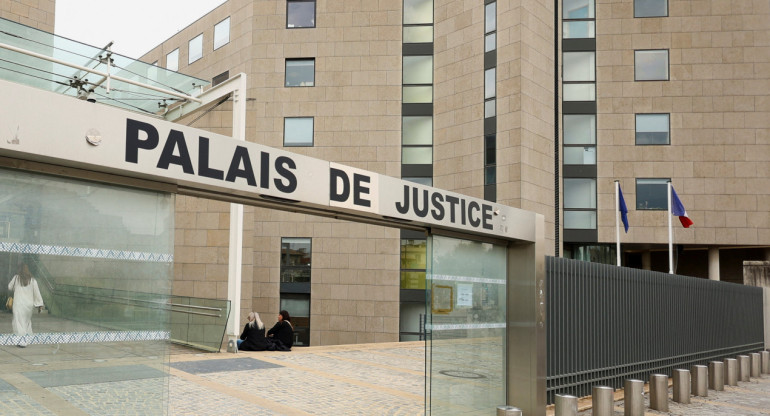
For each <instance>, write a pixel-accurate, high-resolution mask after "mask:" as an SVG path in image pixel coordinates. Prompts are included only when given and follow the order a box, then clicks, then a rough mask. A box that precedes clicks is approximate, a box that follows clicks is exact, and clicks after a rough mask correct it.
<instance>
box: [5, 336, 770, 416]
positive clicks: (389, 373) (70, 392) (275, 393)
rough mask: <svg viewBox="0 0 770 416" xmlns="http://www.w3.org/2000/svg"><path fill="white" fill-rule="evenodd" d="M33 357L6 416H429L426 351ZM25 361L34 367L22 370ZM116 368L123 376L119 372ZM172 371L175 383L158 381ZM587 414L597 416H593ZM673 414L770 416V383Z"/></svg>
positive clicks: (403, 346)
mask: <svg viewBox="0 0 770 416" xmlns="http://www.w3.org/2000/svg"><path fill="white" fill-rule="evenodd" d="M33 348H38V349H40V354H39V357H49V358H50V357H52V356H54V355H53V354H52V352H51V351H47V350H46V349H49V348H54V346H43V345H38V346H30V347H28V348H27V349H16V347H2V351H0V358H3V362H2V364H1V365H0V367H2V370H3V371H2V372H0V415H104V414H110V415H154V414H162V413H163V411H164V409H162V408H157V407H153V406H157V405H158V403H163V402H164V401H165V402H167V403H168V411H169V414H171V415H201V416H205V415H217V416H220V415H423V414H425V411H424V391H425V390H424V389H425V379H424V375H423V374H424V367H425V349H424V343H422V342H406V343H382V344H360V345H340V346H328V347H308V348H295V349H294V350H293V351H291V352H244V351H242V352H240V353H238V354H231V353H199V352H196V351H193V350H188V349H185V348H180V347H171V359H170V363H166V362H164V360H162V358H160V357H153V356H149V355H147V354H146V352H142V351H137V350H130V349H126V348H123V349H120V350H118V349H116V350H115V351H120V352H121V354H116V353H115V351H112V352H111V353H110V354H106V353H105V354H104V357H105V358H104V359H103V360H98V359H97V360H90V361H91V362H92V365H91V366H84V365H83V363H82V362H81V363H80V364H79V365H78V368H74V367H72V366H71V365H70V366H69V367H68V365H69V364H67V363H72V362H73V361H72V360H65V361H61V362H59V363H57V362H48V363H44V362H37V363H32V364H30V362H31V361H34V360H35V358H34V357H35V356H36V355H30V352H31V351H32V350H31V349H33ZM59 348H60V350H58V352H57V353H56V354H57V355H58V354H69V355H73V354H75V353H76V352H74V351H67V346H66V345H62V346H59ZM21 351H23V352H24V353H25V354H26V355H25V357H26V360H27V362H22V360H21V359H15V360H14V357H15V356H16V355H18V354H19V352H21ZM89 353H90V354H92V353H93V351H90V352H89ZM47 359H48V358H47ZM38 361H40V360H38ZM49 361H50V360H49ZM35 364H39V365H40V366H38V367H33V366H34V365H35ZM118 367H120V368H119V369H120V371H119V372H117V371H114V370H116V369H118ZM35 368H37V369H39V371H38V370H35ZM43 369H44V370H43ZM164 369H168V371H169V373H170V376H169V377H159V376H158V375H159V373H160V372H161V370H164ZM118 374H120V375H119V376H118ZM464 382H467V383H475V381H474V380H467V381H464ZM166 383H167V384H166ZM469 387H471V386H470V384H469ZM462 390H467V391H472V390H473V389H462ZM166 394H168V396H167V397H164V395H166ZM458 394H463V393H462V392H461V391H458ZM164 399H167V400H164ZM588 402H589V403H590V401H588ZM152 403H154V405H153V404H152ZM615 404H616V408H615V410H616V415H622V414H623V408H622V400H620V401H617V402H616V403H615ZM496 405H497V404H496V403H490V408H489V412H488V413H485V412H468V413H459V414H482V413H484V414H490V415H493V414H494V408H495V406H496ZM549 413H550V414H553V411H552V409H551V411H549ZM580 414H581V415H590V414H591V410H590V409H584V410H581V412H580ZM645 414H646V415H647V416H649V415H663V414H666V413H660V412H656V411H651V410H647V411H646V413H645ZM668 414H671V415H687V416H696V415H697V416H708V415H714V416H716V415H719V416H730V415H736V416H737V415H741V416H754V415H770V376H768V375H763V377H762V378H758V379H757V378H752V379H751V381H750V382H740V383H739V385H738V386H737V387H726V388H725V391H724V392H715V391H712V390H709V392H708V397H705V398H696V397H693V398H692V404H689V405H679V404H676V403H673V402H672V403H670V413H668Z"/></svg>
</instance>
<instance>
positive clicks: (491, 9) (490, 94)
mask: <svg viewBox="0 0 770 416" xmlns="http://www.w3.org/2000/svg"><path fill="white" fill-rule="evenodd" d="M485 3H486V4H485V5H484V119H485V122H484V199H486V200H488V201H496V200H497V121H496V120H497V119H496V117H497V1H494V0H492V1H490V0H486V2H485Z"/></svg>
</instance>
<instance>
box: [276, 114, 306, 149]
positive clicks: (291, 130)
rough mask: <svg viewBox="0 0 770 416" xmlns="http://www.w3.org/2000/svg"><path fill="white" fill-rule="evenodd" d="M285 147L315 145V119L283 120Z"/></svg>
mask: <svg viewBox="0 0 770 416" xmlns="http://www.w3.org/2000/svg"><path fill="white" fill-rule="evenodd" d="M283 145H284V146H312V145H313V117H286V118H284V119H283Z"/></svg>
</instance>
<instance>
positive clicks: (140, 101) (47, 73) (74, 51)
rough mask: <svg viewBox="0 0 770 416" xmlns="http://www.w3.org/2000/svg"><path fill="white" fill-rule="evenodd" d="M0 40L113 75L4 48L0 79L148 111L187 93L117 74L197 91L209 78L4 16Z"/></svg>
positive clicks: (0, 53) (0, 50)
mask: <svg viewBox="0 0 770 416" xmlns="http://www.w3.org/2000/svg"><path fill="white" fill-rule="evenodd" d="M0 43H1V44H4V45H9V46H11V47H16V48H19V49H24V50H27V51H31V52H34V53H37V54H40V55H45V56H47V57H51V58H54V59H55V60H58V61H63V62H66V63H70V64H74V65H78V66H81V67H86V68H90V69H94V70H96V71H100V72H103V73H106V72H109V73H110V75H111V78H110V80H109V82H108V81H107V80H106V79H105V77H103V76H101V75H98V74H94V73H88V72H86V71H84V70H80V69H76V68H72V67H70V66H67V65H64V64H61V63H55V62H51V61H48V60H45V59H42V58H40V57H35V56H30V55H27V54H24V53H21V52H17V51H13V50H9V49H7V48H0V79H5V80H8V81H12V82H16V83H20V84H26V85H30V86H33V87H37V88H42V89H45V90H49V91H52V92H58V93H61V94H66V95H71V96H75V97H79V98H81V99H88V100H90V101H96V102H100V103H104V104H109V105H113V106H117V107H122V108H126V109H130V110H134V111H140V112H143V113H151V114H156V113H158V112H159V111H161V110H162V107H163V106H164V105H171V104H174V103H176V102H179V101H184V99H183V98H179V97H174V96H173V95H171V94H165V93H163V92H159V91H156V90H153V89H151V88H148V87H146V86H145V87H142V86H137V85H133V84H129V83H127V82H122V81H119V80H116V79H114V78H113V77H115V76H117V77H121V78H125V79H128V80H131V81H135V82H140V83H142V84H145V85H147V86H151V87H155V88H159V89H162V90H166V91H173V92H176V93H179V94H184V95H188V96H194V95H197V94H198V92H199V91H201V89H202V87H204V86H206V85H208V84H209V82H208V81H205V80H202V79H198V78H194V77H191V76H188V75H184V74H180V73H178V72H174V71H169V70H167V69H165V68H160V67H158V66H156V65H150V64H147V63H144V62H141V61H137V60H135V59H131V58H128V57H125V56H122V55H118V54H115V53H111V52H110V51H109V49H108V48H107V47H105V48H101V49H100V48H96V47H93V46H90V45H86V44H83V43H80V42H76V41H73V40H70V39H67V38H63V37H61V36H56V35H54V34H51V33H48V32H44V31H42V30H38V29H35V28H32V27H29V26H25V25H22V24H20V23H16V22H13V21H10V20H6V19H2V18H0ZM108 62H109V68H108ZM108 85H109V91H108Z"/></svg>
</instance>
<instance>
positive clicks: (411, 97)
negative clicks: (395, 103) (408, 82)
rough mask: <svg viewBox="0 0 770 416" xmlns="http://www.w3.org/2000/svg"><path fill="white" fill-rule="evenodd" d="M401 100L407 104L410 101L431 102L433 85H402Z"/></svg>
mask: <svg viewBox="0 0 770 416" xmlns="http://www.w3.org/2000/svg"><path fill="white" fill-rule="evenodd" d="M403 101H404V102H405V103H407V104H410V103H432V102H433V87H432V86H412V87H404V97H403Z"/></svg>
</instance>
